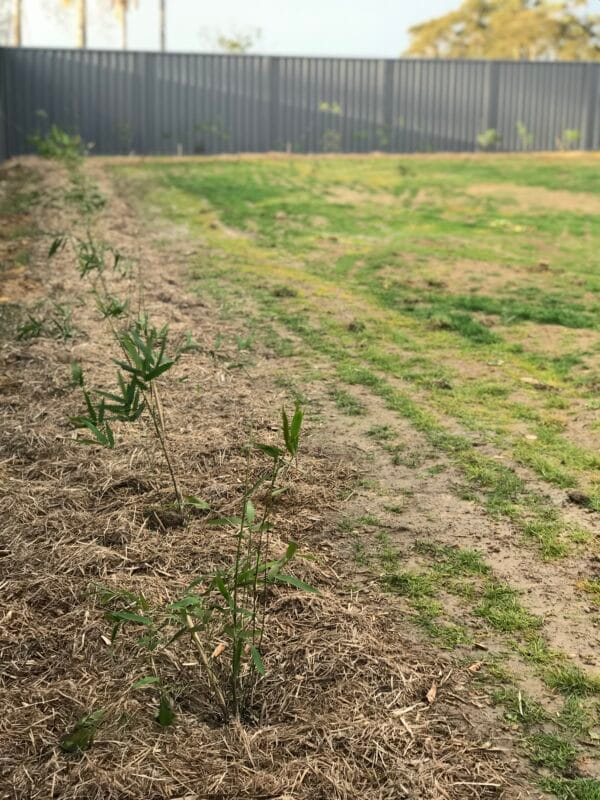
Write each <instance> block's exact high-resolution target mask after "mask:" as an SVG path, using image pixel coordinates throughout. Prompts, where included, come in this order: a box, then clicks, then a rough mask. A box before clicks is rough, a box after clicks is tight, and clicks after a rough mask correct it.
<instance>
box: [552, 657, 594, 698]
mask: <svg viewBox="0 0 600 800" xmlns="http://www.w3.org/2000/svg"><path fill="white" fill-rule="evenodd" d="M545 680H546V683H547V684H548V686H550V687H551V688H552V689H557V690H558V691H559V692H561V693H562V694H565V695H567V696H570V695H574V696H576V697H584V696H585V695H590V694H599V693H600V676H597V675H588V674H586V673H585V672H583V670H581V669H580V668H579V667H577V666H575V665H574V664H561V665H560V666H558V667H555V668H553V669H550V670H549V671H548V672H547V673H546V676H545Z"/></svg>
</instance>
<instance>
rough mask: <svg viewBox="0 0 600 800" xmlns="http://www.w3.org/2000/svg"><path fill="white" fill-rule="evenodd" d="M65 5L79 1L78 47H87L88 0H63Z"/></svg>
mask: <svg viewBox="0 0 600 800" xmlns="http://www.w3.org/2000/svg"><path fill="white" fill-rule="evenodd" d="M62 2H63V5H65V6H70V5H72V4H73V3H77V47H81V48H83V49H85V48H86V47H87V0H62Z"/></svg>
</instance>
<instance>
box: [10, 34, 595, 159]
mask: <svg viewBox="0 0 600 800" xmlns="http://www.w3.org/2000/svg"><path fill="white" fill-rule="evenodd" d="M599 97H600V63H584V62H573V63H565V62H562V63H558V62H553V63H550V62H543V63H542V62H511V61H454V60H429V59H401V60H386V59H383V60H382V59H349V58H300V57H287V56H286V57H279V56H259V55H256V56H255V55H245V56H237V55H203V54H180V53H177V54H175V53H173V54H170V53H169V54H159V53H138V52H112V51H90V50H86V51H82V50H43V49H26V48H20V49H12V48H4V49H0V114H1V115H2V119H1V120H0V155H4V156H12V155H17V154H20V153H24V152H28V151H29V150H30V149H31V145H30V143H29V141H28V139H29V137H30V136H31V135H32V134H33V133H35V132H36V130H39V129H42V130H43V129H44V126H47V125H48V122H51V123H55V124H57V125H59V126H60V127H61V128H64V129H67V130H70V131H77V132H79V133H80V134H81V136H82V137H83V138H84V140H85V141H86V142H88V143H93V152H95V153H103V154H119V153H130V152H135V153H140V154H175V153H183V154H189V153H222V152H263V151H269V150H290V151H293V152H325V151H339V152H368V151H372V150H383V151H390V152H431V151H471V150H475V149H477V148H478V143H477V139H478V135H479V134H481V133H482V132H483V131H485V130H488V129H495V130H496V131H497V132H498V134H499V136H500V137H501V138H500V139H499V141H498V142H497V143H496V144H495V145H492V146H494V147H495V149H500V150H519V149H523V147H524V139H523V136H519V133H518V131H517V122H519V123H522V124H523V125H525V126H526V128H527V130H528V132H530V133H531V134H532V137H533V139H532V142H531V144H530V145H527V146H528V147H531V148H532V149H535V150H552V149H555V148H556V147H557V146H559V142H562V143H563V144H566V145H568V146H570V147H581V148H583V149H588V150H595V149H599V147H600V112H599V105H600V104H599V102H598V101H599ZM40 112H44V114H45V116H44V115H42V114H40ZM565 130H570V131H576V132H577V133H571V134H570V136H569V137H567V138H568V139H569V141H568V142H565V136H564V132H565Z"/></svg>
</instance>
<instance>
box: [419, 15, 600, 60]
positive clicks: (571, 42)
mask: <svg viewBox="0 0 600 800" xmlns="http://www.w3.org/2000/svg"><path fill="white" fill-rule="evenodd" d="M409 33H410V35H411V42H410V46H409V48H408V51H407V55H411V56H425V57H430V58H507V59H540V60H541V59H544V60H547V59H565V60H574V61H585V60H590V61H597V60H600V14H590V13H588V12H587V3H586V2H585V0H561V1H560V2H557V0H463V3H462V5H461V6H460V7H459V8H458V9H456V11H451V12H450V13H448V14H444V15H443V16H441V17H436V18H435V19H432V20H429V21H428V22H423V23H421V24H420V25H415V26H414V27H412V28H410V31H409Z"/></svg>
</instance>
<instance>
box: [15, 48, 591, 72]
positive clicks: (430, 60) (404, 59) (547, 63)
mask: <svg viewBox="0 0 600 800" xmlns="http://www.w3.org/2000/svg"><path fill="white" fill-rule="evenodd" d="M0 52H13V53H19V52H42V53H90V54H103V53H109V54H114V55H140V56H141V55H148V56H158V57H161V56H196V57H199V58H206V57H210V58H215V57H220V58H243V59H253V58H269V59H298V60H299V59H304V60H311V61H377V62H391V63H393V64H395V63H399V62H400V63H409V64H413V63H419V64H420V63H427V64H438V63H439V64H527V65H531V66H537V65H539V66H544V67H566V66H581V65H585V64H589V65H594V66H597V67H599V68H600V61H591V60H587V61H584V60H581V61H567V60H552V59H524V58H521V59H516V58H515V59H510V58H446V57H442V56H438V57H430V56H427V57H422V56H399V57H398V58H393V57H390V56H351V55H348V56H327V55H299V54H294V53H289V54H288V53H222V52H215V51H202V52H200V51H197V50H196V51H193V50H168V51H166V52H164V51H161V50H123V49H117V48H100V47H87V48H85V49H82V48H77V47H35V46H24V47H23V46H21V47H14V46H12V45H1V46H0Z"/></svg>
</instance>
